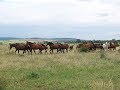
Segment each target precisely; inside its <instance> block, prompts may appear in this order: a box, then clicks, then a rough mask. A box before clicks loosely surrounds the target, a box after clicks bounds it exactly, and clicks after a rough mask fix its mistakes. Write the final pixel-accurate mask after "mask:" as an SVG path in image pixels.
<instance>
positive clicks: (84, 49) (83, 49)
mask: <svg viewBox="0 0 120 90" xmlns="http://www.w3.org/2000/svg"><path fill="white" fill-rule="evenodd" d="M78 50H79V52H90V50H89V49H88V48H86V47H81V48H80V49H78Z"/></svg>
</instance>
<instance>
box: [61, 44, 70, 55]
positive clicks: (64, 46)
mask: <svg viewBox="0 0 120 90" xmlns="http://www.w3.org/2000/svg"><path fill="white" fill-rule="evenodd" d="M68 48H69V45H68V44H60V51H61V53H64V50H66V52H68Z"/></svg>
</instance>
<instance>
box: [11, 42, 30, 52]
mask: <svg viewBox="0 0 120 90" xmlns="http://www.w3.org/2000/svg"><path fill="white" fill-rule="evenodd" d="M9 45H10V50H11V49H12V48H13V47H14V48H15V49H16V50H15V53H16V51H18V54H19V51H20V50H23V54H24V53H26V50H27V52H28V54H29V50H30V48H29V46H27V45H26V44H24V43H13V44H9Z"/></svg>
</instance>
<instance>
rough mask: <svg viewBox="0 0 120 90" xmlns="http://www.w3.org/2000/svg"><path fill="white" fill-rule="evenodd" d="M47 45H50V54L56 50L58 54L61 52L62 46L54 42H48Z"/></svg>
mask: <svg viewBox="0 0 120 90" xmlns="http://www.w3.org/2000/svg"><path fill="white" fill-rule="evenodd" d="M47 45H49V47H50V53H53V50H54V49H55V50H57V53H58V52H59V50H60V44H59V43H57V44H53V43H52V42H48V43H47Z"/></svg>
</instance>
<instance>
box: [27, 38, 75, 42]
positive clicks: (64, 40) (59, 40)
mask: <svg viewBox="0 0 120 90" xmlns="http://www.w3.org/2000/svg"><path fill="white" fill-rule="evenodd" d="M26 39H33V40H42V41H58V42H69V41H76V40H77V39H76V38H26Z"/></svg>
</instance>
